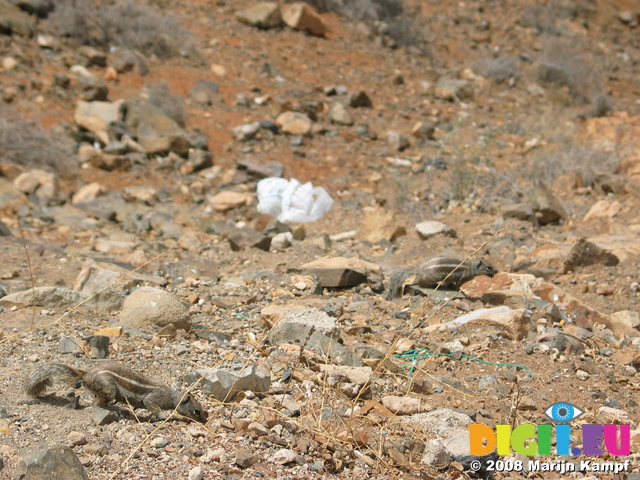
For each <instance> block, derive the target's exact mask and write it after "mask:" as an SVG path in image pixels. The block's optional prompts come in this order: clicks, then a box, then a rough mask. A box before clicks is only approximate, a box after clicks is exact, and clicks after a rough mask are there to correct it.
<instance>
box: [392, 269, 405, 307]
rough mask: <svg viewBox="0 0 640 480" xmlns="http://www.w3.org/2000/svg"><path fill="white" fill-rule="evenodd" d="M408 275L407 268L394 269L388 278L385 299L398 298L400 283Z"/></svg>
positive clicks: (400, 291) (400, 288)
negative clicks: (387, 289)
mask: <svg viewBox="0 0 640 480" xmlns="http://www.w3.org/2000/svg"><path fill="white" fill-rule="evenodd" d="M407 277H409V271H408V270H396V271H395V272H393V273H392V274H391V278H390V279H389V293H388V295H387V299H389V300H391V299H393V298H399V297H401V296H402V286H403V285H402V284H403V283H404V281H405V280H406V279H407Z"/></svg>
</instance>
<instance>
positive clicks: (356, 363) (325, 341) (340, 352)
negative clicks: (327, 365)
mask: <svg viewBox="0 0 640 480" xmlns="http://www.w3.org/2000/svg"><path fill="white" fill-rule="evenodd" d="M281 334H282V337H279V336H276V335H273V336H271V335H269V336H268V337H267V341H268V342H269V343H271V344H272V345H277V344H278V343H291V344H294V345H304V346H305V348H308V349H309V350H311V351H313V352H315V353H317V354H318V355H323V356H326V357H327V358H328V359H329V360H331V362H332V363H334V364H336V365H349V366H353V367H361V366H362V358H360V357H359V356H358V355H357V354H356V353H355V352H354V351H352V350H350V349H349V348H347V347H345V346H344V345H342V344H341V343H339V342H338V341H336V340H334V339H333V338H330V337H328V336H327V335H325V334H324V333H321V332H317V331H312V329H311V328H310V327H305V326H304V325H301V324H291V325H290V326H287V327H285V328H284V329H283V330H282V331H281Z"/></svg>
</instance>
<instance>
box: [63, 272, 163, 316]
mask: <svg viewBox="0 0 640 480" xmlns="http://www.w3.org/2000/svg"><path fill="white" fill-rule="evenodd" d="M135 268H136V267H135V266H134V265H130V264H125V263H122V262H106V261H95V262H92V263H90V264H89V265H86V266H84V267H83V268H82V270H80V273H79V274H78V276H77V277H76V279H75V282H74V284H73V289H74V290H76V291H77V292H79V293H80V294H81V295H82V297H83V298H89V297H91V296H92V295H96V294H97V295H96V296H95V297H93V298H92V299H91V300H90V301H89V303H90V304H91V305H94V306H96V307H97V308H100V309H103V310H105V311H113V310H119V309H120V308H121V307H122V304H123V302H124V300H125V297H124V291H125V290H130V289H132V288H133V287H135V286H136V285H139V284H140V283H151V284H155V285H160V286H164V285H166V283H167V281H166V280H165V279H164V278H161V277H157V276H154V275H149V274H145V273H143V272H140V271H138V272H134V273H131V272H133V270H135ZM123 277H124V278H123ZM98 292H100V293H98Z"/></svg>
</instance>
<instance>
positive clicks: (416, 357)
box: [396, 348, 535, 378]
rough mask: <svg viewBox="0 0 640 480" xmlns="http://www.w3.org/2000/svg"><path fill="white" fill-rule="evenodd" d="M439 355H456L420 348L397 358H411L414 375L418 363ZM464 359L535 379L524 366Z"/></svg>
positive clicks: (468, 356)
mask: <svg viewBox="0 0 640 480" xmlns="http://www.w3.org/2000/svg"><path fill="white" fill-rule="evenodd" d="M437 355H446V356H452V355H454V354H453V353H433V352H430V351H429V350H428V349H426V348H418V349H415V350H408V351H406V352H403V353H396V357H398V358H410V359H411V368H410V370H409V374H410V375H411V374H413V372H414V371H415V369H416V363H417V362H419V361H420V360H424V359H425V358H429V357H432V356H437ZM460 356H461V357H463V358H468V359H469V360H475V361H476V362H480V363H485V364H487V365H498V366H501V367H515V368H519V369H521V370H524V371H525V372H527V373H528V374H529V375H530V376H531V378H535V377H534V376H533V373H531V371H530V370H529V369H528V368H527V367H524V366H522V365H517V364H515V363H499V362H488V361H486V360H482V359H481V358H476V357H472V356H471V355H462V354H461V355H460ZM407 367H409V365H405V367H404V368H407Z"/></svg>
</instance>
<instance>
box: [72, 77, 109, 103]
mask: <svg viewBox="0 0 640 480" xmlns="http://www.w3.org/2000/svg"><path fill="white" fill-rule="evenodd" d="M76 82H77V85H78V87H79V88H80V90H81V92H82V93H81V94H80V97H81V98H82V100H85V101H87V102H93V101H106V100H107V94H108V93H109V89H108V88H107V84H106V83H105V81H104V80H103V79H101V78H98V77H94V76H91V77H86V76H84V75H77V76H76Z"/></svg>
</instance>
